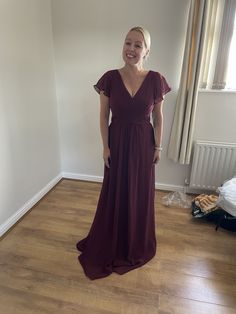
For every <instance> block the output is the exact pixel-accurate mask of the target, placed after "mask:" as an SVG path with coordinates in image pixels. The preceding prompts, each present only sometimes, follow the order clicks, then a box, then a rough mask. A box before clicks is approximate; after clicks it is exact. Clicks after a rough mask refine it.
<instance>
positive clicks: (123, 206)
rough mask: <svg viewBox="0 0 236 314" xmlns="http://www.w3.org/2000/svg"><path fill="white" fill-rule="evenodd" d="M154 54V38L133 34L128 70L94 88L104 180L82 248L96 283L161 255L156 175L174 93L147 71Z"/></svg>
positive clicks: (126, 49) (108, 75)
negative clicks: (165, 112)
mask: <svg viewBox="0 0 236 314" xmlns="http://www.w3.org/2000/svg"><path fill="white" fill-rule="evenodd" d="M149 53H150V34H149V32H148V31H147V30H145V29H143V28H142V27H134V28H132V29H131V30H130V31H129V32H128V34H127V36H126V38H125V42H124V46H123V52H122V55H123V60H124V62H125V64H124V66H123V67H122V68H121V69H115V70H109V71H107V72H105V73H104V74H103V75H102V77H101V78H100V79H99V80H98V82H97V84H96V85H94V88H95V90H96V91H97V92H98V93H99V94H100V105H101V107H100V108H101V109H100V131H101V137H102V142H103V159H104V179H103V184H102V189H101V193H100V197H99V201H98V205H97V210H96V214H95V217H94V220H93V223H92V226H91V229H90V231H89V233H88V235H87V237H86V238H84V239H83V240H80V241H79V242H78V243H77V249H78V250H79V251H81V252H82V254H81V255H80V256H79V257H78V258H79V261H80V263H81V265H82V267H83V269H84V272H85V274H86V275H87V276H88V277H89V278H90V279H97V278H102V277H105V276H108V275H110V274H111V273H112V272H116V273H118V274H124V273H126V272H128V271H130V270H132V269H134V268H137V267H140V266H142V265H143V264H145V263H147V262H148V261H149V260H150V259H151V258H152V257H153V256H154V255H155V253H156V236H155V219H154V218H155V217H154V191H155V178H154V172H155V164H156V163H157V162H158V161H159V160H160V156H161V150H162V147H161V141H162V129H163V123H162V121H163V116H162V105H163V99H164V95H165V94H166V93H167V92H169V91H170V87H169V85H168V84H167V82H166V80H165V78H164V77H163V76H162V75H161V74H160V73H159V72H156V71H152V70H149V71H147V70H145V69H144V67H143V61H144V60H146V58H147V56H148V55H149ZM110 111H111V113H112V120H111V123H110V125H109V115H110ZM151 113H152V116H153V126H152V124H151V123H150V115H151Z"/></svg>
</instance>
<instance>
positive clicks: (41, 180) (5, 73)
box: [0, 0, 60, 227]
mask: <svg viewBox="0 0 236 314" xmlns="http://www.w3.org/2000/svg"><path fill="white" fill-rule="evenodd" d="M0 42H1V49H0V143H1V145H0V173H1V176H0V227H1V225H2V224H3V223H5V222H6V221H7V220H8V219H10V217H13V216H14V215H17V213H18V214H19V210H20V209H22V208H23V207H24V206H25V204H26V203H27V202H28V201H29V200H30V199H32V197H35V195H36V194H37V193H39V192H40V191H41V190H42V189H43V188H45V186H46V185H47V184H48V183H49V182H51V180H54V179H55V177H56V176H58V174H60V151H59V140H58V124H57V104H56V91H55V79H54V64H53V45H52V32H51V7H50V1H48V0H21V1H18V0H1V2H0ZM13 220H14V219H13Z"/></svg>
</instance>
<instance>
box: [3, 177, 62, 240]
mask: <svg viewBox="0 0 236 314" xmlns="http://www.w3.org/2000/svg"><path fill="white" fill-rule="evenodd" d="M61 179H62V176H61V174H59V175H58V176H57V177H56V178H54V179H53V180H51V181H50V182H49V183H48V184H47V185H46V186H45V187H44V188H43V189H42V190H41V191H39V192H38V193H37V194H36V195H34V196H33V197H32V198H31V199H30V200H29V201H28V202H26V203H25V204H24V205H23V206H22V207H21V208H20V209H19V210H18V211H17V212H16V213H14V214H13V215H12V216H11V217H9V218H8V219H7V220H6V221H5V222H4V223H3V224H1V225H0V237H1V236H2V235H3V234H4V233H6V232H7V231H8V230H9V229H10V228H11V227H12V226H13V225H14V224H15V223H16V222H17V221H18V220H19V219H20V218H21V217H22V216H23V215H24V214H26V213H27V212H28V211H29V210H30V209H31V208H32V207H33V206H34V205H35V204H36V203H37V202H38V201H40V200H41V199H42V198H43V197H44V195H46V194H47V193H48V192H49V191H50V190H51V189H52V188H53V187H54V186H55V185H56V184H57V183H58V182H59V181H60V180H61Z"/></svg>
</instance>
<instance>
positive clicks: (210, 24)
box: [200, 0, 236, 90]
mask: <svg viewBox="0 0 236 314" xmlns="http://www.w3.org/2000/svg"><path fill="white" fill-rule="evenodd" d="M208 3H209V8H208V10H207V14H206V20H205V21H206V22H205V23H206V29H205V33H204V45H203V57H202V65H201V76H200V88H203V89H215V90H236V59H235V56H236V1H235V0H209V2H208Z"/></svg>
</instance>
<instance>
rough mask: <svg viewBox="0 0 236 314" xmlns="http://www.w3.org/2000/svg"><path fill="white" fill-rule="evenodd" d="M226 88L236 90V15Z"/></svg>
mask: <svg viewBox="0 0 236 314" xmlns="http://www.w3.org/2000/svg"><path fill="white" fill-rule="evenodd" d="M226 88H228V89H236V14H235V19H234V33H233V37H232V41H231V45H230V52H229V61H228V69H227V77H226Z"/></svg>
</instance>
